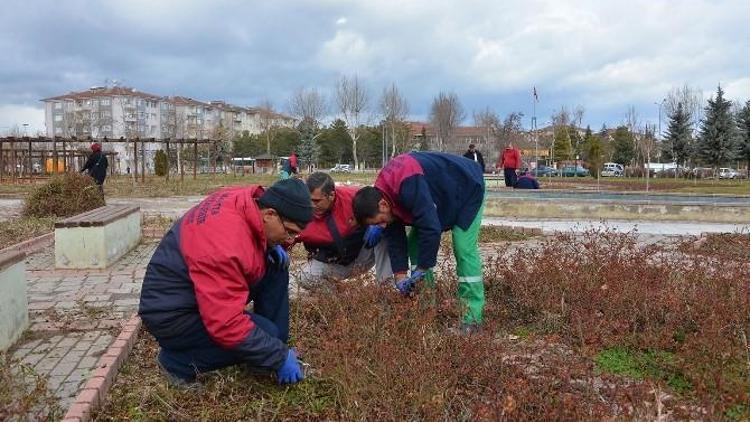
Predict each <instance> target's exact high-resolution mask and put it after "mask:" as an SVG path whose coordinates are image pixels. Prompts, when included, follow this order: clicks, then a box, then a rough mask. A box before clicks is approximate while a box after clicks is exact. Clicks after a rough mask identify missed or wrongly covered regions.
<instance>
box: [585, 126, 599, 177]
mask: <svg viewBox="0 0 750 422" xmlns="http://www.w3.org/2000/svg"><path fill="white" fill-rule="evenodd" d="M582 149H583V156H584V159H585V160H586V162H588V164H589V168H590V171H591V174H592V175H593V176H594V177H596V176H597V175H598V174H599V172H600V171H601V170H602V163H603V162H604V151H603V149H602V140H601V138H600V137H599V136H598V135H594V134H593V133H592V132H591V127H587V128H586V134H585V135H584V138H583V148H582Z"/></svg>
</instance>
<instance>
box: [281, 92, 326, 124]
mask: <svg viewBox="0 0 750 422" xmlns="http://www.w3.org/2000/svg"><path fill="white" fill-rule="evenodd" d="M287 109H288V110H289V114H291V115H292V116H294V117H295V118H297V119H298V120H299V121H305V120H307V121H309V122H310V123H313V124H314V125H318V124H319V123H320V119H322V118H323V116H325V114H326V113H327V112H328V105H327V104H326V100H325V98H323V95H322V94H321V93H320V92H319V91H318V90H317V89H315V88H311V89H304V88H300V89H298V90H297V91H295V92H294V94H292V97H291V98H290V99H289V103H288V105H287Z"/></svg>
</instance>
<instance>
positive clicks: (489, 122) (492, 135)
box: [473, 107, 503, 145]
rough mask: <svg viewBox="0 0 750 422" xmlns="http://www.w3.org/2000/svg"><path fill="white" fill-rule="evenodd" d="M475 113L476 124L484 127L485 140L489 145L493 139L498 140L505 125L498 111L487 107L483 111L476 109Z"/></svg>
mask: <svg viewBox="0 0 750 422" xmlns="http://www.w3.org/2000/svg"><path fill="white" fill-rule="evenodd" d="M473 115H474V116H473V117H474V126H476V127H479V128H482V131H483V132H484V142H485V143H486V144H487V145H490V143H491V142H492V141H495V140H497V138H498V134H499V133H500V132H501V131H502V127H503V124H502V122H501V121H500V117H499V116H498V115H497V113H495V111H494V110H490V108H489V107H487V108H485V109H484V110H482V111H478V112H477V111H475V112H474V113H473Z"/></svg>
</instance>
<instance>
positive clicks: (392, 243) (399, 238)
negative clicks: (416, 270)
mask: <svg viewBox="0 0 750 422" xmlns="http://www.w3.org/2000/svg"><path fill="white" fill-rule="evenodd" d="M383 235H384V236H385V241H386V242H388V257H389V258H391V270H392V271H393V273H394V274H396V273H403V272H407V271H408V269H409V248H408V246H407V243H406V230H405V228H404V224H403V223H401V222H400V221H394V222H393V223H391V224H389V225H388V226H387V227H386V228H385V231H383Z"/></svg>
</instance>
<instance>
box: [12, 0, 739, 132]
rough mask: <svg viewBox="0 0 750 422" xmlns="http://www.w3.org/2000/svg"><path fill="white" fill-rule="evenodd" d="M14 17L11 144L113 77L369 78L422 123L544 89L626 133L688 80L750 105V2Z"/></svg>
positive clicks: (295, 82) (547, 99) (38, 11)
mask: <svg viewBox="0 0 750 422" xmlns="http://www.w3.org/2000/svg"><path fill="white" fill-rule="evenodd" d="M678 4H679V6H678ZM4 6H5V7H4V13H3V14H2V16H0V51H2V56H3V66H0V111H2V114H0V132H2V130H3V129H2V128H3V127H8V126H10V125H12V124H18V123H20V122H18V121H17V120H18V119H19V117H18V116H23V117H22V118H24V119H36V118H38V117H33V116H32V115H33V109H34V108H36V109H37V110H39V108H40V107H41V105H40V103H39V102H38V100H39V99H41V98H44V97H48V96H52V95H58V94H61V93H65V92H68V91H71V90H80V89H85V88H87V87H89V86H91V85H100V84H102V83H103V82H104V80H105V79H110V80H111V79H119V80H121V81H123V82H124V83H125V84H127V85H130V86H133V87H136V88H138V89H140V90H143V91H147V92H153V93H155V94H164V95H172V94H181V95H187V96H192V97H195V98H200V99H205V100H209V99H225V100H227V101H230V102H235V103H238V104H243V105H251V104H254V103H257V102H258V101H260V100H261V99H262V98H269V99H270V100H271V101H272V102H273V103H274V104H275V105H276V106H277V107H282V106H283V105H284V103H285V102H286V99H287V98H288V96H289V95H290V93H291V92H292V91H293V90H294V89H296V88H299V87H303V86H307V87H312V86H316V87H319V88H321V89H322V90H323V91H324V92H325V91H329V92H330V90H331V88H332V86H333V84H334V82H335V80H336V78H337V76H338V75H341V74H351V73H355V72H356V73H358V74H359V75H360V76H361V77H362V78H363V79H364V80H365V81H366V83H367V84H368V85H369V87H370V90H371V94H372V96H373V97H377V96H378V95H379V94H380V92H381V90H382V88H383V87H384V86H386V85H387V84H389V83H391V82H395V83H396V84H397V85H398V86H399V88H400V89H401V90H402V91H404V92H405V93H406V94H407V96H408V98H409V101H410V103H411V110H412V112H413V113H414V114H415V116H416V117H420V116H424V115H425V114H426V113H427V110H428V108H429V102H430V100H431V98H432V97H433V96H434V95H435V94H436V93H437V92H438V91H440V90H451V91H455V92H456V93H458V94H459V96H460V97H461V98H462V100H463V102H464V105H465V107H466V108H467V110H468V111H471V110H472V109H480V108H484V107H486V106H489V107H491V108H495V109H497V110H498V111H500V112H503V113H504V112H508V111H512V110H520V111H524V112H526V113H527V115H529V114H530V109H531V102H530V91H531V87H532V86H534V85H536V86H537V88H538V90H539V93H540V96H541V100H542V102H541V103H540V104H539V108H538V110H539V113H538V114H539V115H540V123H541V122H543V121H545V119H546V118H547V115H549V113H551V112H552V111H553V110H554V109H557V108H559V107H561V106H573V105H576V104H583V105H584V106H585V107H586V109H587V118H586V120H587V121H588V122H589V123H591V125H592V126H594V127H599V126H600V125H601V123H603V122H606V123H607V124H609V125H611V124H616V123H618V122H619V121H621V120H622V116H623V115H624V113H625V110H626V108H627V107H628V106H629V105H634V106H636V108H638V109H639V111H640V113H641V115H642V116H643V117H644V118H646V119H651V121H654V119H656V114H657V111H656V106H654V105H653V102H654V101H658V100H659V99H660V98H661V97H663V96H664V94H665V93H666V92H667V91H668V90H669V89H670V88H671V87H673V86H678V85H682V84H683V83H688V84H691V85H693V86H695V87H698V88H700V89H703V90H704V91H705V94H704V96H705V97H708V96H710V95H711V93H712V92H713V91H714V90H715V87H716V85H717V84H718V83H722V84H723V85H724V86H726V87H727V93H728V95H729V96H730V97H731V98H734V99H737V100H745V99H747V98H750V79H748V75H747V70H748V69H749V68H750V58H748V56H747V54H746V52H747V51H748V48H749V47H750V45H748V44H749V43H750V41H749V40H750V27H748V26H747V25H746V24H745V22H744V21H745V20H746V19H747V17H748V16H750V3H748V2H746V1H742V0H727V1H722V2H714V1H698V0H688V1H684V2H679V3H675V2H670V1H667V0H660V1H648V0H633V1H616V2H599V1H593V0H585V1H575V2H574V1H520V0H513V1H508V2H502V3H498V2H494V1H492V0H476V1H471V2H453V1H447V0H440V1H427V0H425V1H421V0H420V1H408V2H403V1H401V0H381V1H363V2H348V1H343V0H341V1H339V0H324V1H312V0H310V1H279V2H245V1H240V0H236V1H229V0H225V1H216V2H202V1H177V0H174V1H153V0H151V1H146V0H130V1H122V0H119V1H108V2H97V1H93V0H68V1H64V2H59V1H53V0H47V1H37V2H23V1H20V0H8V1H6V2H4ZM14 107H15V108H16V109H14ZM14 110H15V111H14ZM30 110H32V111H30ZM29 116H31V117H29ZM37 116H38V114H37ZM39 119H40V118H39ZM14 122H15V123H14ZM41 124H43V123H41V122H37V123H34V125H35V126H39V125H41Z"/></svg>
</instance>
